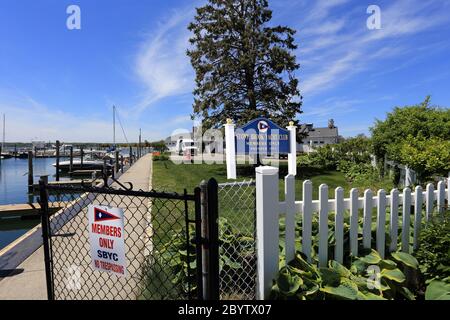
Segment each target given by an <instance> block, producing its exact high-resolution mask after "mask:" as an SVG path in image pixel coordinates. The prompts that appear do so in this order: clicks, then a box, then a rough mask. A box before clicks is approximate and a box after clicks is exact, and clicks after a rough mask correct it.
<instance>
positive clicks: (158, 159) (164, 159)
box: [153, 153, 170, 161]
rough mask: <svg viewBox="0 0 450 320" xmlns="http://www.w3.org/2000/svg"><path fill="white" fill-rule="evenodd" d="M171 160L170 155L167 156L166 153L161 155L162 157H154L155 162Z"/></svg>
mask: <svg viewBox="0 0 450 320" xmlns="http://www.w3.org/2000/svg"><path fill="white" fill-rule="evenodd" d="M169 159H170V157H169V155H167V154H165V153H161V154H160V155H154V156H153V161H167V160H169Z"/></svg>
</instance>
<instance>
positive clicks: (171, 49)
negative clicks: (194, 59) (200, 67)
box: [134, 9, 194, 111]
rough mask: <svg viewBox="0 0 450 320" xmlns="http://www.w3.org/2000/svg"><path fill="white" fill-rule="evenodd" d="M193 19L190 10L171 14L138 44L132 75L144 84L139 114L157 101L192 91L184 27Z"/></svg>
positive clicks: (138, 106) (186, 33)
mask: <svg viewBox="0 0 450 320" xmlns="http://www.w3.org/2000/svg"><path fill="white" fill-rule="evenodd" d="M193 16H194V11H193V10H192V9H190V10H187V11H176V12H174V14H173V15H172V16H171V17H170V18H169V19H167V20H164V21H162V22H161V23H160V25H159V27H158V29H157V30H156V31H155V32H152V33H151V34H150V35H148V36H147V37H146V39H145V40H144V41H143V43H142V44H141V46H140V49H139V52H138V54H137V55H136V61H135V65H134V72H135V74H136V75H137V77H138V79H139V81H140V82H141V83H142V84H143V85H144V93H143V95H142V97H141V100H140V102H139V103H138V105H137V107H136V110H138V111H142V110H144V109H146V108H148V107H149V106H151V105H152V104H153V103H155V102H156V101H158V100H161V99H163V98H166V97H172V96H178V95H182V94H186V93H190V92H191V91H192V88H193V80H194V75H193V70H192V68H191V66H190V61H189V58H188V57H187V56H186V49H187V48H188V44H189V41H188V40H189V36H190V35H189V31H188V30H187V26H188V23H189V21H190V20H191V19H192V17H193Z"/></svg>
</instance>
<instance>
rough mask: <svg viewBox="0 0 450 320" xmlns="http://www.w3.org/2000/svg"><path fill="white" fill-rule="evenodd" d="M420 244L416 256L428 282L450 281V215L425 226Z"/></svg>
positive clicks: (437, 218) (435, 219) (433, 220)
mask: <svg viewBox="0 0 450 320" xmlns="http://www.w3.org/2000/svg"><path fill="white" fill-rule="evenodd" d="M419 243H420V245H419V248H418V250H417V251H416V252H415V256H416V257H417V260H418V261H419V263H420V270H421V272H422V273H423V275H424V276H425V278H426V282H427V283H429V282H431V281H432V280H435V279H436V280H446V281H450V213H449V212H447V214H446V215H445V217H444V218H442V217H435V218H433V219H432V220H431V221H430V222H429V223H428V224H427V225H425V226H424V227H423V228H422V230H421V233H420V238H419Z"/></svg>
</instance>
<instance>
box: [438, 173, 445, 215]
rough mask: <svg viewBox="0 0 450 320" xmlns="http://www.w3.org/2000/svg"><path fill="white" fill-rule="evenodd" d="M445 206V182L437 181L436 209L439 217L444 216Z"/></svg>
mask: <svg viewBox="0 0 450 320" xmlns="http://www.w3.org/2000/svg"><path fill="white" fill-rule="evenodd" d="M444 205H445V182H444V181H439V183H438V187H437V208H438V213H439V214H440V215H443V214H444Z"/></svg>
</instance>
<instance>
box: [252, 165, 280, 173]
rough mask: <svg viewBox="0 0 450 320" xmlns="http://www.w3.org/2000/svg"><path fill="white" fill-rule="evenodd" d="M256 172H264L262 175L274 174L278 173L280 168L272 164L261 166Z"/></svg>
mask: <svg viewBox="0 0 450 320" xmlns="http://www.w3.org/2000/svg"><path fill="white" fill-rule="evenodd" d="M255 171H256V173H259V174H262V175H273V174H278V168H276V167H270V166H260V167H257V168H256V169H255Z"/></svg>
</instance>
